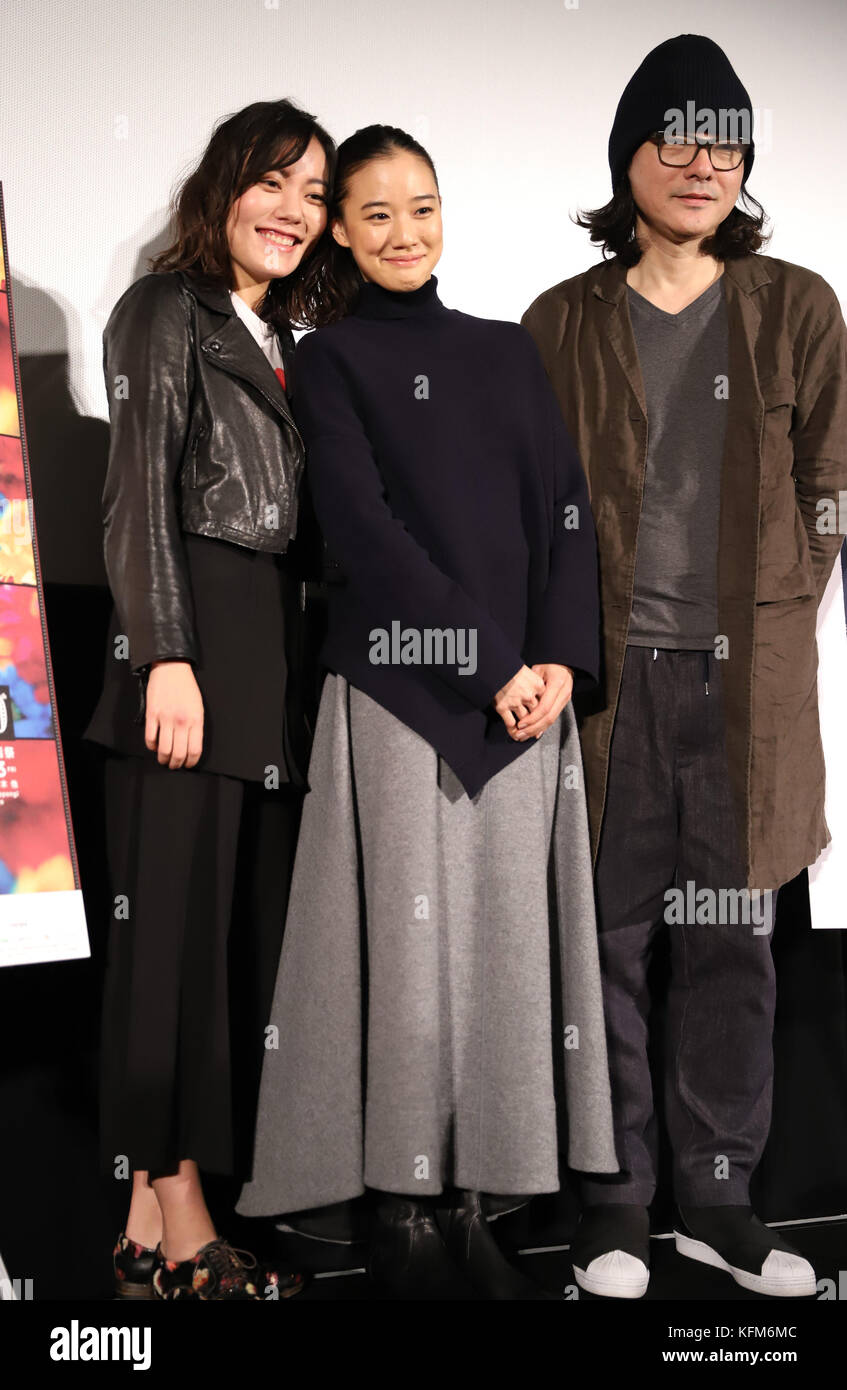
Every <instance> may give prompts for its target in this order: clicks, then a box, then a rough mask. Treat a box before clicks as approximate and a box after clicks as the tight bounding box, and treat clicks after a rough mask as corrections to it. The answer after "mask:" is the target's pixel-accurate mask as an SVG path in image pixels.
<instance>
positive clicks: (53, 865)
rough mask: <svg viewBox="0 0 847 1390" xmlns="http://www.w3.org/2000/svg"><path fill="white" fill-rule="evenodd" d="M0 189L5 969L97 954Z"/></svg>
mask: <svg viewBox="0 0 847 1390" xmlns="http://www.w3.org/2000/svg"><path fill="white" fill-rule="evenodd" d="M8 264H9V259H8V252H7V246H6V218H5V213H4V206H3V186H2V184H0V966H2V965H26V964H35V963H36V962H38V961H50V960H71V959H75V958H78V957H81V956H88V955H90V954H91V952H90V948H89V944H88V932H87V929H86V923H85V911H84V908H83V902H82V892H81V890H80V883H79V869H78V866H77V861H76V850H75V847H74V838H73V827H72V825H71V816H70V808H69V805H68V790H67V782H66V779H65V769H64V764H63V762H62V744H61V738H60V735H59V726H58V720H57V719H56V704H55V690H54V686H53V673H52V669H51V666H50V650H49V645H48V640H47V624H46V621H45V617H44V590H43V586H42V582H41V572H40V567H39V564H38V542H37V538H36V534H35V524H34V520H33V509H32V487H31V483H30V472H29V463H28V459H27V452H26V433H25V429H24V418H23V407H22V402H21V392H20V374H19V371H18V357H17V348H16V344H15V323H14V313H13V309H12V302H11V293H10V286H9V281H8V277H7V273H6V267H7V266H8Z"/></svg>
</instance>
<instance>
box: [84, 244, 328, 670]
mask: <svg viewBox="0 0 847 1390" xmlns="http://www.w3.org/2000/svg"><path fill="white" fill-rule="evenodd" d="M281 350H282V355H283V362H284V364H285V375H286V381H287V382H288V383H289V385H290V367H291V360H292V357H293V353H294V339H293V335H292V334H291V333H288V335H287V336H286V338H285V340H284V341H282V342H281ZM103 369H104V372H105V376H106V388H107V392H108V396H109V415H110V421H111V430H110V444H109V464H108V470H107V475H106V483H105V487H104V491H103V524H104V528H105V540H104V554H105V561H106V572H107V575H108V578H109V585H110V587H111V590H112V595H113V597H114V600H115V606H116V608H117V611H118V614H119V617H120V620H121V623H122V625H123V630H124V632H125V633H126V634H127V637H128V639H129V658H130V662H131V666H132V669H133V670H134V671H136V672H138V673H139V674H141V676H142V684H143V683H144V674H145V673H146V672H147V670H149V667H150V664H151V663H152V662H154V661H157V660H162V659H164V658H167V657H170V658H182V659H183V660H187V661H196V660H197V659H198V652H197V649H196V638H195V633H194V623H193V606H192V598H191V589H190V584H189V580H188V573H187V568H186V562H185V555H184V550H183V546H182V543H181V539H180V531H181V530H184V531H191V532H195V533H197V534H198V535H203V536H216V537H218V538H219V539H223V540H228V541H232V542H234V543H235V544H237V545H243V546H246V547H248V548H249V549H251V550H264V551H273V552H277V553H281V552H285V551H287V550H288V549H289V543H290V541H291V539H292V537H293V536H294V532H295V529H296V527H297V520H298V504H299V500H300V498H299V493H300V482H301V477H302V473H303V466H304V447H303V440H302V438H301V436H300V434H299V432H298V430H297V427H296V425H295V423H294V419H293V417H292V414H291V409H290V407H289V404H288V399H287V396H286V393H285V391H284V390H283V388H282V386H281V384H280V382H279V379H278V377H277V376H276V373H275V372H274V371H273V368H272V367H271V366H270V364H269V363H268V362H267V360H266V358H265V357H264V355H263V354H262V353H261V352H259V351H257V349H256V344H255V342H254V341H253V340H252V338H251V336H250V333H249V330H248V329H247V328H246V326H245V325H244V324H243V323H242V321H241V319H240V318H239V317H238V315H237V314H236V313H235V310H234V309H233V307H232V301H231V300H230V296H229V292H228V291H227V290H226V289H223V288H207V287H204V286H202V285H200V284H199V283H198V282H196V281H194V280H192V279H191V277H189V276H188V275H186V274H185V273H184V272H182V271H170V272H167V273H161V272H156V273H153V274H149V275H144V276H142V277H141V279H139V280H136V281H135V283H134V284H132V285H130V287H129V289H128V290H126V291H125V293H124V294H123V295H122V296H121V298H120V299H119V300H118V301H117V303H116V304H115V306H114V308H113V310H112V312H111V314H110V316H109V320H108V322H107V324H106V327H105V330H104V332H103ZM233 378H235V380H236V381H237V383H238V385H237V388H236V389H234V386H233ZM304 491H305V489H304ZM310 541H311V542H312V543H314V541H315V536H314V534H311V535H310ZM305 552H306V547H304V546H303V545H301V546H300V554H301V555H303V556H305ZM308 563H309V561H308V560H306V559H304V564H305V565H306V569H305V570H304V572H303V576H302V577H303V578H304V579H305V578H306V577H307V571H308ZM317 573H318V577H320V566H319V565H318V571H317Z"/></svg>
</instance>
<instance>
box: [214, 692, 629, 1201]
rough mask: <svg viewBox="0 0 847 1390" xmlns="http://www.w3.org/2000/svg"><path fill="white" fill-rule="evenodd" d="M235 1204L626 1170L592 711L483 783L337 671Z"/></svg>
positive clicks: (324, 701) (555, 728) (306, 807)
mask: <svg viewBox="0 0 847 1390" xmlns="http://www.w3.org/2000/svg"><path fill="white" fill-rule="evenodd" d="M309 784H310V790H309V792H308V793H307V794H306V796H305V799H304V802H303V813H302V819H301V823H300V836H299V840H298V845H297V853H296V858H295V864H294V873H293V878H292V884H291V893H290V898H289V905H288V915H287V919H286V926H285V934H284V938H283V946H282V953H281V956H280V963H279V972H278V975H277V981H276V990H275V995H274V1002H273V1008H272V1013H271V1019H270V1024H269V1026H268V1028H267V1029H266V1040H265V1045H266V1054H265V1061H264V1067H263V1071H262V1081H261V1089H260V1096H259V1110H258V1122H257V1131H256V1146H255V1153H254V1163H253V1176H252V1180H251V1181H250V1182H248V1183H247V1184H246V1185H245V1186H244V1188H243V1189H242V1193H241V1196H240V1199H239V1202H238V1206H237V1211H238V1212H239V1213H240V1214H242V1215H245V1216H263V1215H271V1214H274V1213H281V1212H287V1211H297V1210H301V1209H303V1208H307V1207H318V1206H325V1205H329V1204H331V1203H335V1202H341V1201H346V1200H348V1199H350V1198H353V1197H356V1196H359V1195H360V1194H361V1193H362V1192H363V1191H364V1190H365V1187H372V1188H380V1189H382V1190H383V1191H388V1192H397V1193H412V1194H435V1193H439V1192H441V1191H442V1190H443V1188H444V1186H445V1185H447V1184H453V1185H455V1186H457V1187H464V1188H471V1189H474V1190H477V1191H483V1192H490V1193H504V1194H509V1193H523V1194H530V1193H537V1192H555V1191H557V1190H558V1189H559V1187H560V1164H562V1163H563V1162H566V1163H567V1165H568V1166H569V1167H571V1168H575V1169H579V1170H583V1171H590V1172H596V1173H615V1172H617V1171H618V1163H617V1159H616V1156H615V1146H614V1138H613V1129H612V1112H611V1101H610V1092H609V1075H608V1066H607V1058H606V1040H605V1028H604V1017H603V1003H602V994H601V985H600V971H599V963H598V951H597V938H596V924H595V917H594V897H593V888H592V876H591V858H590V850H589V842H588V826H587V818H586V810H585V793H584V785H583V776H582V760H581V755H580V747H579V737H578V733H577V729H576V723H575V719H574V715H573V711H572V708H571V706H570V705H568V706H566V708H565V710H564V711H563V713H562V714H561V716H560V717H559V718H558V719H557V720H556V722H555V724H553V725H552V726H551V727H550V728H549V729H547V730H546V731H545V733H544V734H543V735H542V737H541V738H540V739H538V740H537V741H536V742H535V743H534V744H533V745H532V746H531V747H530V748H528V749H527V750H526V751H525V752H524V753H522V754H521V756H520V757H519V758H517V759H516V760H515V761H514V762H513V763H511V764H510V765H509V766H508V767H506V768H504V769H503V770H502V771H500V772H499V773H497V774H496V776H494V777H493V778H491V780H490V781H489V782H487V783H486V785H485V786H484V787H483V788H482V789H481V790H480V791H479V792H478V793H477V795H476V796H474V797H473V798H469V797H468V795H467V793H466V792H465V791H464V789H463V787H462V785H461V783H460V782H459V781H458V779H457V778H456V777H455V775H454V774H453V772H452V771H451V769H450V768H449V766H448V765H447V763H446V762H445V761H444V759H443V758H441V757H440V756H439V755H438V754H437V753H436V752H435V750H434V749H433V748H432V746H431V745H430V744H429V743H428V742H427V741H426V740H425V739H424V738H422V737H421V736H420V735H419V734H417V733H415V732H414V731H413V730H411V729H410V728H408V726H407V725H405V724H403V723H402V722H401V721H400V720H398V719H397V718H396V717H395V716H394V715H393V714H390V713H389V712H388V711H387V710H385V709H384V708H383V707H382V706H381V705H379V704H377V703H376V702H375V701H374V700H372V699H371V698H370V696H368V695H366V694H364V693H363V692H362V691H360V690H358V689H357V688H356V687H354V686H351V685H350V684H349V683H348V682H347V681H346V680H345V679H344V678H343V677H342V676H337V675H334V674H332V673H329V674H328V675H327V676H326V679H325V683H324V687H323V692H322V696H321V703H320V708H319V712H318V720H317V725H316V729H315V738H314V743H313V747H312V753H311V761H310V764H309Z"/></svg>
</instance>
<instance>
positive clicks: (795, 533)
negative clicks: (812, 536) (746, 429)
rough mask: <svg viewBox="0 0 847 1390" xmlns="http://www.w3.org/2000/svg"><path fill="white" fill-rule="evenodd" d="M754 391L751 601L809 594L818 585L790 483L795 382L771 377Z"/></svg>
mask: <svg viewBox="0 0 847 1390" xmlns="http://www.w3.org/2000/svg"><path fill="white" fill-rule="evenodd" d="M759 389H760V391H761V393H762V399H763V401H764V418H763V420H762V453H761V462H762V472H761V493H760V498H759V573H758V583H757V587H756V601H757V602H758V603H780V602H782V601H784V600H789V599H807V598H813V597H815V596H816V594H817V589H816V587H815V580H814V574H813V571H812V562H811V557H810V555H809V543H808V540H807V537H806V531H805V527H804V524H803V518H802V516H801V514H800V509H799V507H798V506H797V494H796V490H795V483H794V443H793V440H792V437H791V432H792V427H793V422H794V405H795V399H796V384H795V382H794V378H793V377H791V376H772V377H767V378H766V379H765V380H764V381H761V382H760V383H759Z"/></svg>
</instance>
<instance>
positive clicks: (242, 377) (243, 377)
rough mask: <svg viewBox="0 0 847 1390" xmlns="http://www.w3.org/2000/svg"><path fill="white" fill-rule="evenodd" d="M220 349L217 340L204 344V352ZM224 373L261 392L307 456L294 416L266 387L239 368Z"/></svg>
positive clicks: (229, 367) (229, 368)
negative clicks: (293, 434)
mask: <svg viewBox="0 0 847 1390" xmlns="http://www.w3.org/2000/svg"><path fill="white" fill-rule="evenodd" d="M219 348H220V343H219V342H217V340H215V341H213V342H211V343H204V344H203V350H204V352H205V351H206V350H207V349H208V351H209V352H217V351H218V349H219ZM224 371H228V372H230V374H231V375H232V376H237V377H238V379H239V381H247V382H249V384H250V385H251V386H255V388H256V390H257V391H260V392H261V393H262V395H263V396H264V398H265V400H266V401H267V402H268V404H269V405H272V406H273V408H274V410H276V411H277V412H278V413H279V414H280V415H281V416H282V418H283V419H284V420H287V421H288V423H289V425H290V426H291V428H292V429H293V431H294V433H295V434H296V436H297V438H298V439H299V440H300V447H301V448H302V450H303V453H304V454H305V452H306V444H305V441H304V439H303V436H302V434H301V433H300V431H299V430H298V428H297V426H296V424H295V423H294V418H293V416H292V415H290V414H289V412H288V411H287V410H283V409H282V408H281V407H280V404H279V401H275V400H274V398H273V396H271V395H270V394H269V392H267V391H266V390H265V388H264V386H259V385H258V383H257V382H256V381H254V379H253V377H252V376H248V375H247V373H246V372H240V371H239V370H238V368H237V367H231V366H229V365H227V366H226V367H225V368H224Z"/></svg>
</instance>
